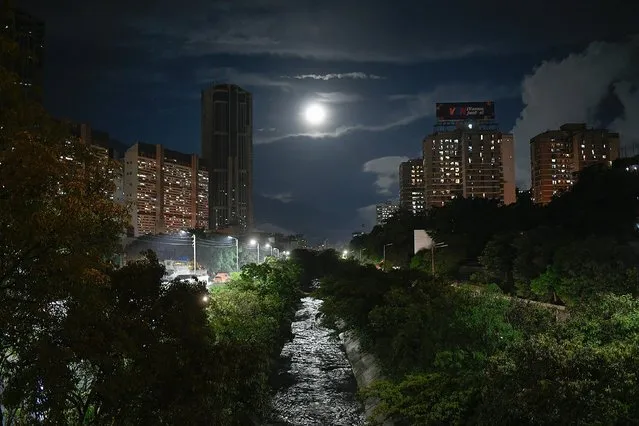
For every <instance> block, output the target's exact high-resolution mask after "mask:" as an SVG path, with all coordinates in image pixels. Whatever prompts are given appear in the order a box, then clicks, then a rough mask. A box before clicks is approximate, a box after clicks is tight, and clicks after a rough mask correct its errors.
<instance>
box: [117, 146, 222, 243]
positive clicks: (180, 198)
mask: <svg viewBox="0 0 639 426" xmlns="http://www.w3.org/2000/svg"><path fill="white" fill-rule="evenodd" d="M124 173H125V175H124V193H125V198H126V201H127V203H128V204H129V206H130V208H131V220H132V227H133V230H134V235H135V236H139V235H144V234H160V233H175V232H179V231H182V230H186V229H189V228H204V229H208V212H209V210H208V188H209V172H208V169H207V167H205V165H204V163H203V162H202V161H201V160H200V159H199V158H198V157H197V155H194V154H183V153H181V152H177V151H171V150H168V149H165V148H164V147H162V146H161V145H150V144H145V143H137V144H135V145H133V146H132V147H131V148H129V150H128V151H127V152H126V153H125V155H124Z"/></svg>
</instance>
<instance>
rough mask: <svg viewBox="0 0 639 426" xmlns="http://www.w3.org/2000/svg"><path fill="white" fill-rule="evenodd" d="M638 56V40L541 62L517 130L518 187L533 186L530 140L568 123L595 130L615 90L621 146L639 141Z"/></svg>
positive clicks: (526, 90)
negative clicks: (600, 110) (605, 102)
mask: <svg viewBox="0 0 639 426" xmlns="http://www.w3.org/2000/svg"><path fill="white" fill-rule="evenodd" d="M637 52H639V38H635V39H633V40H632V41H630V42H627V43H618V44H614V43H601V42H595V43H592V44H590V46H588V48H587V49H586V50H584V51H583V52H581V53H574V54H571V55H569V56H567V57H565V58H563V59H562V60H550V61H544V62H542V63H541V64H540V65H539V66H538V67H537V68H535V70H534V71H533V73H532V74H531V75H528V76H526V78H524V81H523V83H522V89H521V90H522V93H521V96H522V100H523V103H524V105H525V107H524V109H523V111H522V112H521V115H520V117H519V118H518V119H517V121H516V123H515V126H514V128H513V133H514V136H515V144H516V150H515V158H516V161H517V181H518V184H519V185H521V186H522V187H528V186H529V185H530V149H529V144H530V139H531V138H532V137H534V136H536V135H537V134H539V133H541V132H544V131H545V130H548V129H555V128H558V127H559V126H560V125H562V124H564V123H568V122H585V123H587V124H589V125H595V124H596V115H597V113H598V106H599V104H600V102H601V101H602V100H603V99H604V97H606V96H607V95H608V94H609V89H610V86H611V85H612V86H613V87H614V93H615V94H616V96H617V98H618V99H619V101H620V102H621V103H622V105H623V107H624V109H625V114H624V116H623V117H620V118H619V119H617V120H615V121H614V122H613V123H612V125H611V126H610V127H611V128H612V129H613V130H618V131H619V132H620V133H621V135H620V136H621V139H622V144H623V143H625V141H631V140H637V139H638V138H639V129H638V128H637V124H636V123H637V120H636V117H638V116H639V100H638V99H639V93H638V92H637V90H636V87H637V86H636V85H637V83H639V69H638V68H637V62H636V61H637V59H638V57H637ZM633 87H634V88H635V90H634V91H633Z"/></svg>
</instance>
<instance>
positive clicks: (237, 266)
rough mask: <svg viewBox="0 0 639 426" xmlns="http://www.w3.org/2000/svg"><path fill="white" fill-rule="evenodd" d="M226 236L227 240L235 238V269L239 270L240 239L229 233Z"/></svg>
mask: <svg viewBox="0 0 639 426" xmlns="http://www.w3.org/2000/svg"><path fill="white" fill-rule="evenodd" d="M227 238H228V239H229V240H235V270H236V271H237V272H239V271H240V240H239V239H237V238H235V237H232V236H230V235H229V236H228V237H227Z"/></svg>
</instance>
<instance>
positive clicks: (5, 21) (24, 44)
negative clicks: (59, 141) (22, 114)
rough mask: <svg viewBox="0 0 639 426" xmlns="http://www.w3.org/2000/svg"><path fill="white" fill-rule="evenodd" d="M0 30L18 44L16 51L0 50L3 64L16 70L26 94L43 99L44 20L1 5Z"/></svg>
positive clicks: (7, 5) (6, 5)
mask: <svg viewBox="0 0 639 426" xmlns="http://www.w3.org/2000/svg"><path fill="white" fill-rule="evenodd" d="M0 31H1V32H2V33H3V35H5V36H6V37H8V39H9V40H11V41H13V42H15V43H16V44H17V45H18V54H17V55H12V56H6V55H2V54H0V59H1V61H2V66H3V67H5V68H7V69H9V70H10V71H13V72H15V73H16V74H18V78H19V79H20V85H21V86H22V87H23V89H24V92H25V94H26V95H27V96H29V97H30V98H32V99H34V100H38V101H41V100H42V86H43V58H44V22H43V21H41V20H39V19H37V18H35V17H34V16H32V15H30V14H28V13H26V12H25V11H24V10H22V9H19V8H14V7H11V6H9V4H8V2H4V4H3V5H1V6H0Z"/></svg>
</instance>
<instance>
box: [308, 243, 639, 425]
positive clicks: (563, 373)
mask: <svg viewBox="0 0 639 426" xmlns="http://www.w3.org/2000/svg"><path fill="white" fill-rule="evenodd" d="M301 257H302V256H298V259H299V258H301ZM304 257H305V263H306V264H310V263H312V262H313V261H314V262H315V266H312V267H311V268H314V269H315V271H316V272H322V271H324V273H323V274H322V276H323V277H324V278H323V280H322V286H321V287H320V289H319V290H318V291H317V294H318V296H320V297H322V298H323V299H324V304H323V308H322V310H323V312H324V314H325V316H326V320H327V321H329V322H332V323H333V325H335V324H341V326H342V327H346V328H349V329H353V330H355V331H356V332H357V333H358V335H359V336H360V338H361V339H360V340H361V342H362V345H363V346H364V348H365V350H367V351H369V352H370V353H373V354H375V355H376V356H377V358H378V360H379V361H380V363H381V365H382V367H383V371H384V373H385V376H386V379H385V380H383V381H378V382H376V383H375V384H374V385H373V386H371V387H370V388H368V389H365V390H364V391H363V392H362V394H363V396H364V397H375V398H378V399H379V400H380V405H379V406H378V408H377V411H376V414H377V416H378V417H377V418H376V419H377V420H381V419H383V418H386V417H387V416H392V417H393V418H394V419H395V420H396V421H397V422H398V423H399V424H407V425H413V424H424V425H440V424H500V425H510V424H524V425H535V424H592V425H594V424H611V425H612V424H615V425H623V424H633V423H632V422H633V421H634V420H633V419H634V418H635V417H636V416H637V411H638V410H639V403H637V401H639V399H638V398H637V396H638V395H637V390H636V389H637V381H636V374H635V371H636V368H637V365H636V363H637V359H639V358H638V356H639V353H638V349H637V348H638V347H639V346H637V343H639V342H638V340H637V339H638V338H639V302H637V300H636V299H634V298H633V297H631V296H617V295H612V294H609V295H607V296H593V297H592V298H590V299H589V300H588V302H587V303H582V304H578V305H575V306H573V307H572V308H571V309H570V315H569V316H568V318H567V319H564V320H558V319H557V317H559V318H562V319H563V318H565V317H564V316H563V315H557V314H558V313H562V312H563V311H562V309H563V308H562V307H556V308H553V307H548V306H543V305H537V304H531V303H527V302H525V301H521V300H520V299H516V298H510V297H505V296H504V295H503V293H502V292H501V291H500V290H499V289H498V288H496V287H494V288H493V289H484V290H482V291H477V289H476V288H475V287H470V286H468V287H466V286H453V285H451V284H450V283H447V282H446V281H445V280H443V279H442V278H441V277H432V276H430V275H429V274H427V273H421V272H419V271H410V270H409V271H401V270H400V271H391V272H387V273H385V272H382V271H380V270H378V269H376V268H374V267H371V266H361V265H358V264H357V263H355V262H352V261H340V260H339V259H338V257H337V256H335V255H334V254H333V255H332V257H333V259H332V261H327V258H330V257H331V256H330V254H323V255H321V256H320V255H315V256H312V255H305V256H304ZM320 257H321V258H320ZM302 264H304V263H302ZM318 265H322V266H318Z"/></svg>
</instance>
